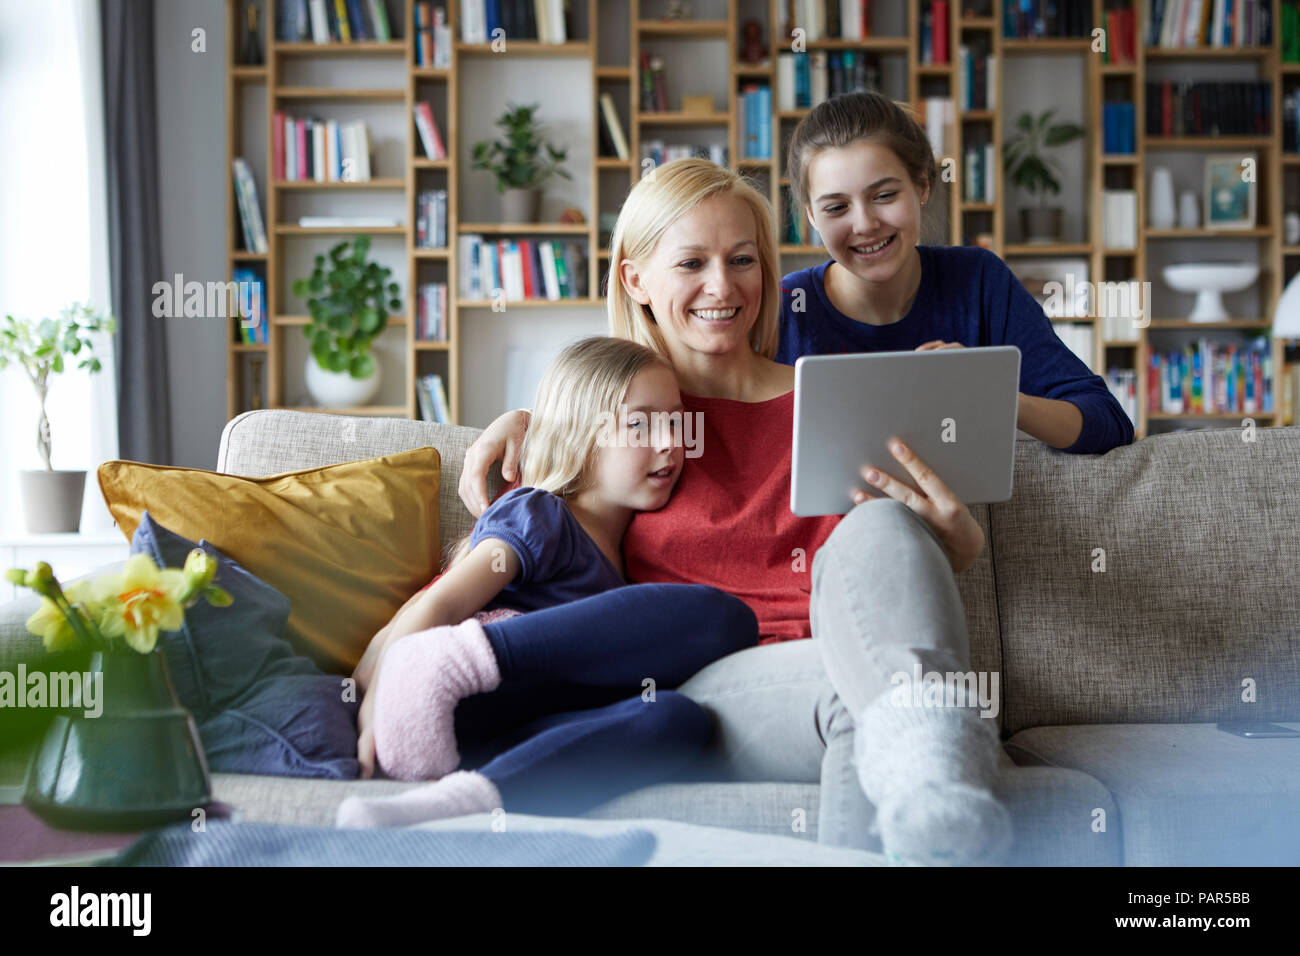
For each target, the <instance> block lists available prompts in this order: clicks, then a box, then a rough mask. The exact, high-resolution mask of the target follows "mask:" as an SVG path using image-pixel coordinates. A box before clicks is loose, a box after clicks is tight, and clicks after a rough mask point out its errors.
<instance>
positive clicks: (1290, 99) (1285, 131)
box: [1282, 90, 1300, 153]
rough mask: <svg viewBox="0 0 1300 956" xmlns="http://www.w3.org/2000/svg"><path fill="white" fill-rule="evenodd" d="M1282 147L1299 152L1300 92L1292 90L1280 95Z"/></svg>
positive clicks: (1291, 151) (1292, 151) (1285, 149)
mask: <svg viewBox="0 0 1300 956" xmlns="http://www.w3.org/2000/svg"><path fill="white" fill-rule="evenodd" d="M1282 149H1283V150H1284V151H1285V152H1288V153H1296V152H1300V93H1297V92H1295V91H1294V90H1293V91H1291V92H1290V93H1287V94H1285V95H1284V96H1283V97H1282Z"/></svg>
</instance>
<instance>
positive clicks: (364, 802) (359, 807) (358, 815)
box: [334, 770, 501, 828]
mask: <svg viewBox="0 0 1300 956" xmlns="http://www.w3.org/2000/svg"><path fill="white" fill-rule="evenodd" d="M499 806H501V794H500V792H499V791H498V790H497V788H496V785H495V784H494V783H493V782H492V781H491V780H489V779H488V778H487V777H485V776H483V775H482V774H481V773H478V772H477V771H474V770H458V771H456V772H455V773H451V774H448V775H447V776H445V777H443V778H442V779H441V780H439V781H437V782H436V783H430V784H426V785H424V786H422V787H414V788H412V789H410V790H407V791H405V792H403V793H399V794H398V795H397V796H395V797H348V798H347V799H346V800H344V801H343V802H342V803H341V804H339V809H338V814H337V816H336V817H335V819H334V825H335V826H336V827H344V828H360V827H404V826H410V825H411V824H414V823H424V822H426V821H428V820H445V819H447V818H448V817H462V816H466V815H468V814H471V813H487V812H488V811H490V810H495V809H496V808H497V807H499Z"/></svg>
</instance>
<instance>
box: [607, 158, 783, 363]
mask: <svg viewBox="0 0 1300 956" xmlns="http://www.w3.org/2000/svg"><path fill="white" fill-rule="evenodd" d="M718 195H729V196H734V197H736V198H737V199H739V200H740V201H741V202H743V203H744V204H745V205H746V206H747V207H749V210H750V212H752V213H753V214H754V227H755V229H756V230H757V232H758V235H756V236H755V237H754V241H755V242H757V243H758V261H759V267H760V268H761V269H762V270H763V301H762V303H761V304H760V306H759V310H758V319H757V320H756V321H755V322H754V327H753V328H752V329H751V330H750V332H749V344H750V346H751V347H753V349H754V351H755V352H757V353H758V354H760V355H762V356H764V357H766V358H773V357H775V356H776V350H777V345H778V344H779V341H778V340H779V336H780V314H781V294H780V293H781V280H780V276H779V275H778V273H777V266H778V263H777V259H776V233H775V229H774V227H773V223H772V208H771V206H769V205H768V201H767V199H766V198H764V197H763V195H762V194H761V193H759V192H758V190H756V189H755V188H754V187H753V186H752V185H750V183H749V180H747V179H745V177H743V176H741V175H739V174H738V173H736V172H734V171H732V170H730V169H727V168H726V167H724V166H719V165H718V164H717V163H714V162H712V161H711V160H707V159H676V160H673V161H672V162H671V163H664V164H663V165H662V166H659V167H658V168H656V169H655V170H654V171H653V172H651V173H650V174H649V175H648V176H646V178H644V179H642V180H641V181H640V182H638V183H637V184H636V185H635V186H633V187H632V190H631V192H629V193H628V195H627V199H625V200H624V201H623V208H622V210H620V212H619V214H618V223H617V225H615V227H614V235H613V237H612V238H611V240H610V256H609V262H610V268H609V278H608V280H607V281H608V286H607V288H606V291H605V307H606V311H607V312H608V314H609V332H610V335H614V336H617V337H619V338H624V339H631V340H632V341H634V342H640V343H641V344H642V345H645V346H647V347H649V348H652V349H654V350H655V351H656V352H658V353H659V354H660V355H663V356H667V355H668V346H667V344H666V343H665V342H664V339H663V336H662V335H661V334H660V332H659V326H658V323H657V322H656V320H655V317H654V313H653V312H652V311H651V309H650V306H649V305H642V304H641V303H639V302H637V301H636V300H635V299H633V298H632V296H631V295H629V294H628V291H627V289H626V288H624V286H623V280H622V277H621V275H620V272H619V264H620V263H621V262H622V261H623V260H624V259H630V260H631V261H632V262H634V263H636V265H637V266H638V267H641V268H644V266H645V263H646V262H647V261H648V260H649V258H650V256H651V255H652V254H653V253H654V250H655V247H656V246H657V245H658V243H659V238H660V237H661V236H662V235H663V234H664V232H665V231H666V230H667V229H668V228H669V227H670V226H672V224H673V223H675V222H676V221H677V220H678V219H680V218H681V217H682V216H684V215H686V214H687V213H688V212H690V211H691V210H692V209H694V208H695V207H696V206H698V205H699V204H700V203H702V202H704V201H705V200H708V199H712V198H713V197H714V196H718Z"/></svg>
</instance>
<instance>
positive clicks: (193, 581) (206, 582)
mask: <svg viewBox="0 0 1300 956" xmlns="http://www.w3.org/2000/svg"><path fill="white" fill-rule="evenodd" d="M216 575H217V559H216V558H214V557H212V556H211V555H209V554H208V553H207V552H206V551H204V550H203V549H202V548H195V549H194V550H193V551H191V552H190V553H189V556H188V557H186V559H185V583H186V590H185V594H184V596H183V597H182V601H186V602H187V603H189V602H188V599H190V598H197V597H198V595H200V594H202V593H203V592H204V591H206V590H207V589H208V587H209V586H211V584H212V579H213V578H214V577H216Z"/></svg>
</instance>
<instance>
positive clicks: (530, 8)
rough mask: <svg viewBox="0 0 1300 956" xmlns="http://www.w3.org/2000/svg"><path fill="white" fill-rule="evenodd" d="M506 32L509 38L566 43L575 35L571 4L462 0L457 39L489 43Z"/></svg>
mask: <svg viewBox="0 0 1300 956" xmlns="http://www.w3.org/2000/svg"><path fill="white" fill-rule="evenodd" d="M497 30H504V31H505V34H504V36H505V39H506V43H507V49H509V46H508V44H509V42H510V41H511V40H536V41H539V42H541V43H565V42H567V41H568V39H569V37H570V36H572V35H574V31H573V5H572V4H571V3H566V2H565V0H461V3H460V38H461V39H462V40H463V41H465V42H466V43H488V42H490V41H492V40H495V39H497V37H498V34H497V32H496V31H497Z"/></svg>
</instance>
